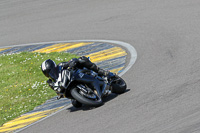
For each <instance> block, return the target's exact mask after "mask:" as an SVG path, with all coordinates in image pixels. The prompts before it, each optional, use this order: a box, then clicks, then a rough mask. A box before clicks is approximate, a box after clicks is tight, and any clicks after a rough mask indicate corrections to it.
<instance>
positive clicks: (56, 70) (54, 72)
mask: <svg viewBox="0 0 200 133" xmlns="http://www.w3.org/2000/svg"><path fill="white" fill-rule="evenodd" d="M58 73H59V68H58V67H55V68H53V69H51V71H50V72H49V77H50V78H51V79H52V80H54V81H56V80H57V79H58Z"/></svg>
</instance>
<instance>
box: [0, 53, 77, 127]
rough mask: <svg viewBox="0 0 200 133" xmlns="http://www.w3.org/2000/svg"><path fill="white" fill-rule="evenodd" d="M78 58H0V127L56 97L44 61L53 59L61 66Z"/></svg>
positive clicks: (54, 55) (65, 55)
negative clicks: (46, 75) (43, 70)
mask: <svg viewBox="0 0 200 133" xmlns="http://www.w3.org/2000/svg"><path fill="white" fill-rule="evenodd" d="M75 57H77V56H76V55H72V54H69V53H49V54H45V53H29V52H22V53H17V54H11V55H6V54H3V55H0V75H1V76H0V85H1V86H0V125H2V124H4V123H5V122H7V121H10V120H12V119H14V118H16V117H18V116H20V115H21V114H24V113H26V112H29V111H31V110H33V109H34V107H36V106H38V105H41V104H42V103H44V102H45V101H46V100H47V99H50V98H52V97H53V96H56V93H55V92H54V91H53V90H52V89H51V88H49V86H48V85H47V83H46V80H47V78H46V77H45V76H44V75H43V73H42V71H41V68H40V66H41V63H42V62H43V61H44V60H46V59H52V60H54V61H55V62H56V63H57V64H58V63H60V62H64V61H68V60H70V59H71V58H75Z"/></svg>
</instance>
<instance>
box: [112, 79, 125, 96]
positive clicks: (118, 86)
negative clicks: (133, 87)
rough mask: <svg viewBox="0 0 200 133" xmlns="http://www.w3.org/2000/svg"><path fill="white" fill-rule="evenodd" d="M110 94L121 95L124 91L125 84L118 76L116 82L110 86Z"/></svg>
mask: <svg viewBox="0 0 200 133" xmlns="http://www.w3.org/2000/svg"><path fill="white" fill-rule="evenodd" d="M111 86H112V93H116V94H122V93H124V92H125V91H126V88H127V86H126V82H125V81H124V80H123V79H122V78H121V77H119V76H117V77H116V80H115V81H114V82H113V83H112V84H111Z"/></svg>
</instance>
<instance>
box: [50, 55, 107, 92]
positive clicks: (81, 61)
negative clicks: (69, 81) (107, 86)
mask: <svg viewBox="0 0 200 133" xmlns="http://www.w3.org/2000/svg"><path fill="white" fill-rule="evenodd" d="M58 66H59V67H62V69H63V70H65V69H67V68H68V67H70V68H73V67H77V68H80V69H82V68H83V67H85V68H87V69H90V70H93V71H94V72H96V73H98V75H99V76H108V75H109V74H110V73H111V72H109V71H106V70H104V69H101V68H99V67H97V65H96V64H94V63H92V62H91V61H90V60H89V59H88V58H87V57H85V56H82V57H80V58H78V59H77V58H73V59H71V60H70V61H68V62H61V63H59V64H58ZM86 78H87V81H89V82H90V83H91V85H92V86H93V87H94V88H99V85H97V81H95V80H94V78H91V79H90V77H86ZM65 81H66V80H65V79H63V83H62V85H63V86H62V87H61V88H65V87H64V86H65ZM47 83H49V86H50V87H51V88H52V89H54V87H53V82H52V80H48V81H47ZM102 85H103V84H102ZM98 90H99V92H98V93H99V94H100V95H101V94H102V92H100V89H97V91H98ZM60 91H63V89H62V90H60ZM60 91H59V92H60Z"/></svg>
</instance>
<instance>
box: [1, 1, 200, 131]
mask: <svg viewBox="0 0 200 133" xmlns="http://www.w3.org/2000/svg"><path fill="white" fill-rule="evenodd" d="M199 35H200V1H199V0H190V1H189V0H167V1H163V0H126V1H124V0H109V1H108V0H101V1H93V0H84V1H79V0H74V1H69V0H57V1H54V0H49V1H45V0H40V1H34V0H15V1H12V0H1V1H0V46H8V45H16V44H26V43H34V42H47V41H60V40H61V41H62V40H81V39H83V40H84V39H103V40H118V41H123V42H127V43H129V44H131V45H133V46H134V47H135V49H136V50H137V54H138V58H137V61H136V63H135V64H134V65H133V67H132V68H131V69H129V71H128V72H127V73H125V74H124V75H123V76H122V77H123V78H124V79H125V80H126V82H127V84H128V89H130V91H128V92H126V93H124V94H122V95H118V96H114V97H112V98H110V99H108V100H107V102H106V103H105V104H104V105H103V106H101V107H99V108H95V109H89V108H82V109H79V110H75V109H74V108H70V107H69V108H68V109H66V110H63V111H61V112H59V113H57V114H56V115H54V116H52V117H49V118H47V119H45V120H43V121H41V122H39V123H37V124H35V125H33V126H31V127H29V128H27V129H25V130H23V131H22V132H24V133H27V132H29V133H35V132H41V133H55V132H57V133H59V132H69V133H71V132H73V133H75V132H76V133H78V132H87V133H90V132H92V133H94V132H95V133H96V132H107V133H112V132H115V133H121V132H126V133H128V132H130V133H180V132H181V133H198V132H200V104H199V101H200V89H199V86H200V71H199V70H200V69H199V68H200V52H199V51H200V45H199V42H200V37H199Z"/></svg>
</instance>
